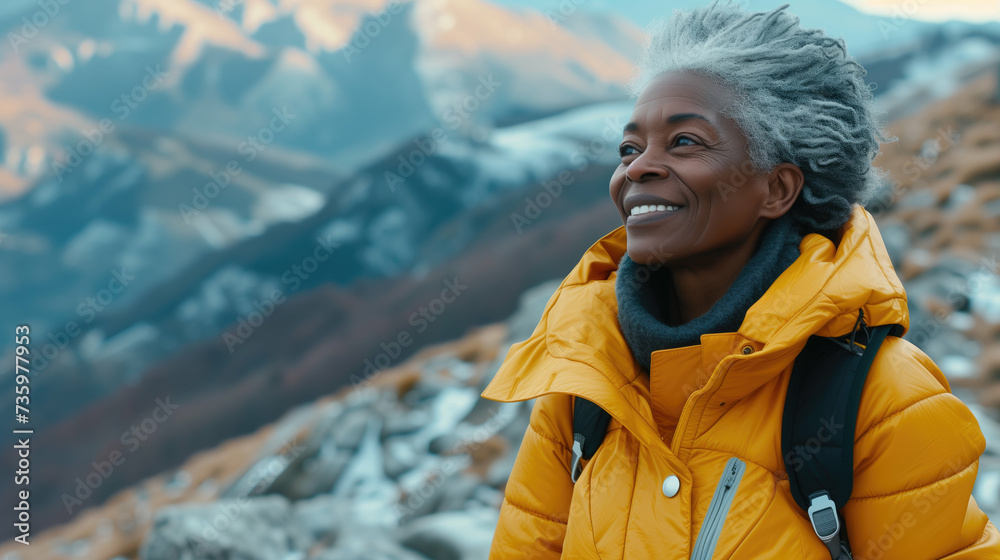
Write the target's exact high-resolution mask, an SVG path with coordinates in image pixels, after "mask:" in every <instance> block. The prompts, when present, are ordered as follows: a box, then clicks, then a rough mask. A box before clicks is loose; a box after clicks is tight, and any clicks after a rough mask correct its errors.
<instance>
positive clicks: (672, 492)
mask: <svg viewBox="0 0 1000 560" xmlns="http://www.w3.org/2000/svg"><path fill="white" fill-rule="evenodd" d="M680 489H681V479H679V478H677V477H676V476H674V475H670V476H668V477H667V478H664V479H663V495H664V496H666V497H668V498H673V497H674V496H676V495H677V491H678V490H680Z"/></svg>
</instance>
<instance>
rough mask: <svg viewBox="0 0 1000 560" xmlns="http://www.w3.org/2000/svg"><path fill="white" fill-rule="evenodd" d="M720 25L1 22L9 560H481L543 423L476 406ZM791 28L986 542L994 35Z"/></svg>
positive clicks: (62, 14)
mask: <svg viewBox="0 0 1000 560" xmlns="http://www.w3.org/2000/svg"><path fill="white" fill-rule="evenodd" d="M704 3H705V2H701V1H695V0H677V1H673V2H669V3H664V2H660V1H654V0H637V1H633V2H629V3H626V4H621V3H613V2H611V1H610V0H559V1H555V0H540V1H530V2H529V1H528V0H492V1H487V0H412V1H402V2H396V1H392V2H387V1H385V0H4V2H3V4H2V5H0V28H2V29H3V32H4V40H3V41H2V43H0V309H2V311H3V313H2V329H3V332H5V333H8V334H6V335H3V336H5V337H8V338H5V340H9V341H10V343H9V344H4V345H2V346H0V356H2V359H0V363H2V364H3V366H0V372H2V374H3V376H2V378H3V380H4V382H3V384H2V386H0V393H2V394H4V395H6V396H5V397H4V398H3V399H2V401H3V407H4V414H9V416H6V417H7V418H10V421H9V422H10V423H9V425H10V428H11V429H17V428H23V427H29V428H31V429H34V430H35V434H34V435H33V436H32V443H31V446H32V448H31V449H32V450H31V457H30V460H31V465H30V478H31V484H30V492H31V503H30V507H31V509H30V519H31V534H30V542H31V543H32V544H31V546H30V547H26V546H23V545H21V544H18V543H16V542H14V541H13V540H12V539H13V538H14V537H15V536H16V535H17V534H18V531H17V529H15V528H14V527H13V525H12V523H10V522H7V523H3V524H0V531H2V540H4V541H6V542H5V543H4V544H3V545H0V558H2V559H4V560H14V559H18V558H46V559H50V558H51V559H60V558H88V559H89V558H92V559H99V560H106V559H112V558H113V559H125V558H128V559H135V558H143V559H146V560H160V559H175V558H234V559H235V558H240V559H258V558H259V559H281V560H292V559H307V558H308V559H312V558H319V559H322V560H334V559H353V558H365V559H381V558H385V559H390V558H391V559H401V560H420V559H449V560H450V559H477V558H482V559H485V558H486V553H487V551H488V547H489V542H490V539H491V537H492V532H493V527H494V525H495V523H496V519H497V508H498V506H499V504H500V502H501V500H502V492H503V488H504V484H505V481H506V478H507V475H508V474H509V471H510V468H511V463H512V461H513V458H514V456H515V454H516V452H517V448H518V445H519V441H520V438H521V436H522V435H523V433H524V430H525V428H526V426H527V418H528V413H529V411H530V403H516V404H504V405H500V404H499V403H493V402H490V401H484V400H482V399H480V398H479V393H480V392H481V390H482V388H483V387H484V386H485V385H486V383H488V382H489V380H490V378H491V376H492V375H493V373H495V372H496V370H497V368H498V367H499V365H500V363H501V362H502V360H503V358H504V356H505V354H506V352H507V349H508V348H509V346H510V345H511V344H512V343H513V342H517V341H519V340H523V339H525V338H527V337H528V335H529V334H530V333H531V331H532V330H533V329H534V327H535V325H536V323H537V321H538V318H539V317H540V314H541V311H542V309H543V307H544V305H545V303H546V301H547V299H548V297H549V296H550V295H551V293H552V292H553V291H554V289H555V287H556V286H557V285H558V284H559V281H560V280H561V278H562V277H563V276H565V275H566V274H567V273H568V272H569V270H570V269H571V268H572V267H573V265H574V264H576V262H577V261H578V259H579V258H580V256H581V255H582V254H583V252H584V251H585V250H586V249H587V248H588V247H589V246H590V245H591V244H592V243H593V242H594V241H596V240H597V239H598V238H600V237H601V236H602V235H604V234H606V233H608V232H609V231H611V230H612V229H614V228H615V227H617V226H618V225H620V221H619V218H618V215H617V213H616V211H615V210H614V208H613V206H612V204H611V202H610V201H609V200H608V194H607V184H608V179H609V178H610V176H611V173H612V170H613V169H614V167H615V166H616V165H617V162H618V159H619V158H618V154H617V148H616V146H617V145H618V143H619V142H620V140H621V128H622V126H623V124H624V122H626V121H627V119H628V116H629V115H630V113H631V108H632V101H631V100H629V99H628V97H627V96H626V95H625V94H624V93H623V86H624V84H625V82H626V81H627V80H628V79H629V77H630V76H631V72H632V63H633V61H634V60H635V57H636V55H637V53H638V51H639V48H640V47H641V45H642V42H643V41H644V39H645V35H644V32H643V26H644V25H645V24H646V23H648V22H649V21H650V20H651V19H653V18H656V17H662V16H666V15H668V14H669V10H670V8H675V7H676V8H685V7H693V6H697V5H702V4H704ZM743 3H744V4H747V5H749V6H750V7H751V8H754V9H770V8H774V7H776V6H778V5H779V4H780V2H778V1H777V0H752V1H749V2H743ZM791 11H792V12H793V13H795V14H797V15H799V16H800V17H801V19H802V21H803V24H804V25H806V26H808V27H822V28H824V29H826V30H827V31H828V32H829V33H830V34H832V35H835V36H842V37H844V39H845V40H846V42H847V45H848V47H849V49H850V50H851V52H852V53H853V54H854V55H856V56H857V57H858V58H859V59H860V60H861V62H862V63H863V64H864V65H865V67H866V68H867V69H868V71H869V75H868V80H869V82H871V83H872V84H873V87H875V88H876V89H875V90H874V91H875V94H876V95H877V97H878V102H879V105H880V108H881V110H882V111H884V118H885V121H886V122H887V123H888V124H887V129H888V131H889V132H890V134H894V135H896V136H898V137H899V141H898V142H895V143H892V144H888V145H886V146H884V149H883V151H884V153H883V154H881V155H880V157H879V159H878V161H877V163H878V164H879V165H880V166H881V167H882V168H884V169H885V170H887V171H889V174H888V175H887V177H886V178H885V180H884V185H883V189H882V191H881V192H880V193H879V194H878V195H877V196H876V197H875V198H874V199H873V200H872V201H871V202H870V203H869V205H868V208H869V211H871V212H872V213H873V214H874V215H876V217H877V218H878V220H879V224H880V227H881V231H882V235H883V237H884V240H885V242H886V245H887V246H888V248H889V251H890V253H891V256H892V259H893V263H894V265H895V266H896V269H897V271H898V273H899V275H900V277H901V278H902V279H903V280H904V283H905V285H906V288H907V293H908V298H909V303H910V311H911V313H912V318H911V325H910V331H909V333H908V334H907V336H906V338H907V339H908V340H910V341H911V342H913V343H914V344H917V345H918V346H920V347H921V348H922V349H923V350H924V351H925V352H927V353H928V354H929V355H930V356H931V357H932V358H933V359H934V360H935V362H936V363H937V364H938V365H939V366H940V367H941V368H942V370H944V372H945V373H946V374H947V375H948V377H949V379H950V381H951V383H952V388H953V390H954V392H955V393H956V394H958V395H959V396H961V397H962V398H963V399H964V400H965V401H966V402H967V403H968V404H969V406H970V407H971V408H972V410H973V411H974V412H975V413H976V416H977V417H978V418H979V420H980V424H981V426H982V428H983V431H984V432H985V433H986V434H987V438H988V440H989V447H988V450H987V453H986V455H985V456H984V457H983V460H982V463H981V467H980V472H979V479H978V481H977V486H976V491H975V492H976V493H975V497H976V499H977V500H978V502H979V505H980V506H981V507H982V508H983V509H985V510H986V511H988V512H989V513H991V514H992V516H994V519H997V518H998V517H997V516H1000V455H998V453H1000V425H998V424H997V423H996V421H995V419H996V418H997V417H998V411H1000V282H998V279H997V272H998V268H997V267H998V265H997V254H998V252H1000V72H998V71H1000V23H998V22H1000V3H998V2H996V1H985V0H984V1H981V2H975V1H967V2H960V1H949V2H945V1H938V0H906V1H899V2H893V1H888V0H887V1H872V2H865V1H862V0H851V1H849V2H840V1H828V2H827V1H824V2H812V1H809V2H806V1H802V0H794V1H792V2H791ZM15 325H29V326H30V328H31V341H32V342H31V352H32V354H31V356H32V360H31V368H30V369H31V373H30V387H31V406H30V422H29V423H28V424H27V426H24V425H18V424H16V423H15V421H14V406H13V405H14V396H15V395H14V368H13V365H12V364H14V362H15V354H14V344H13V341H12V339H13V333H14V328H15ZM5 437H9V436H5ZM5 442H6V440H5ZM12 445H13V444H12V443H10V444H8V443H5V444H4V446H3V450H2V457H3V460H2V464H3V465H5V467H4V468H8V467H9V468H10V471H11V472H13V471H14V470H15V466H16V464H17V456H16V454H15V450H14V449H13V447H12ZM18 489H19V487H17V486H15V485H13V484H11V483H10V482H9V481H8V482H7V483H5V484H3V485H2V487H0V503H2V504H5V506H4V507H6V508H10V507H11V504H15V503H17V497H16V491H17V490H18ZM7 511H8V512H10V511H11V510H10V509H7ZM8 515H9V514H8Z"/></svg>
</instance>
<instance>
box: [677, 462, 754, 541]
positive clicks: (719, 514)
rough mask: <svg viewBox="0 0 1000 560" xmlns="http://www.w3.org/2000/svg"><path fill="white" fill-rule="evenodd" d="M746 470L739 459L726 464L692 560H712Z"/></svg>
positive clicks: (744, 464)
mask: <svg viewBox="0 0 1000 560" xmlns="http://www.w3.org/2000/svg"><path fill="white" fill-rule="evenodd" d="M746 468H747V465H746V463H744V462H743V461H741V460H740V459H739V458H737V457H731V458H730V459H729V461H728V462H727V463H726V468H725V470H723V471H722V478H720V479H719V484H718V486H716V487H715V494H713V495H712V501H711V503H709V505H708V512H707V513H706V514H705V520H704V522H702V524H701V529H700V530H699V531H698V538H697V540H695V543H694V550H693V551H692V552H691V560H711V558H712V554H714V553H715V545H716V544H717V543H718V542H719V535H721V534H722V526H723V524H724V523H725V521H726V516H727V515H728V514H729V507H730V506H731V505H732V504H733V496H735V495H736V490H737V489H738V488H739V485H740V480H742V479H743V473H744V472H745V471H746Z"/></svg>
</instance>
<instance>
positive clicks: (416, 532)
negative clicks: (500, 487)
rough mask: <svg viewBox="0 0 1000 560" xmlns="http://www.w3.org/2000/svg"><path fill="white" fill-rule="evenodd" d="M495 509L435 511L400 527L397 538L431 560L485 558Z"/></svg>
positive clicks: (481, 559) (495, 520) (495, 519)
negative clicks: (431, 559) (432, 559)
mask: <svg viewBox="0 0 1000 560" xmlns="http://www.w3.org/2000/svg"><path fill="white" fill-rule="evenodd" d="M498 517H499V511H497V510H494V509H489V508H481V509H474V510H469V511H461V512H446V513H435V514H433V515H428V516H426V517H422V518H420V519H416V520H414V521H413V522H412V523H410V524H408V525H406V526H404V527H402V528H400V529H399V531H398V532H397V540H398V541H399V542H400V544H402V545H403V546H405V547H407V548H410V549H413V550H415V551H417V552H419V553H421V554H423V555H424V556H427V557H428V558H434V559H435V560H487V558H488V557H489V553H490V543H491V542H492V540H493V530H494V528H495V527H496V524H497V519H498Z"/></svg>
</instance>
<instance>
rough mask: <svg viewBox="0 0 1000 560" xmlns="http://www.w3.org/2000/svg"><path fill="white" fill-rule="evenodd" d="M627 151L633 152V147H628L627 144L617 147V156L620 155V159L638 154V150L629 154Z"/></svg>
mask: <svg viewBox="0 0 1000 560" xmlns="http://www.w3.org/2000/svg"><path fill="white" fill-rule="evenodd" d="M629 150H635V146H629V145H628V144H626V145H624V146H618V155H620V156H621V157H625V156H630V155H632V154H635V153H638V150H636V151H635V152H629Z"/></svg>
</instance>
